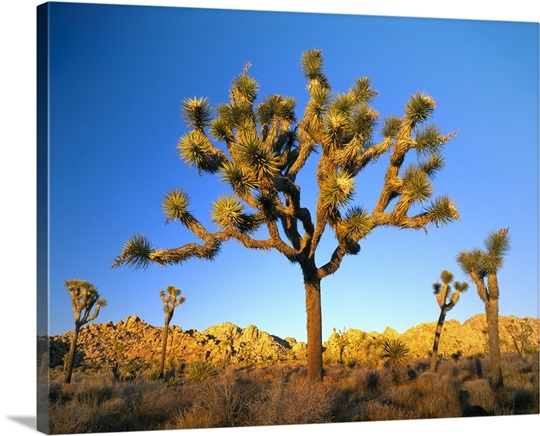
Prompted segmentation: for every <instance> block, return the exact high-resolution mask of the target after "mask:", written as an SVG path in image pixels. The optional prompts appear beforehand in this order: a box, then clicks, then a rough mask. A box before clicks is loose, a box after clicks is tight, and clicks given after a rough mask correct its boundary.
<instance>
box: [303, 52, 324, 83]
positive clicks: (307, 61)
mask: <svg viewBox="0 0 540 436" xmlns="http://www.w3.org/2000/svg"><path fill="white" fill-rule="evenodd" d="M322 67H323V58H322V53H321V51H320V50H309V51H306V52H304V53H303V54H302V71H303V73H304V77H305V78H306V79H308V80H314V79H317V78H318V77H320V76H321V75H322V74H323V68H322Z"/></svg>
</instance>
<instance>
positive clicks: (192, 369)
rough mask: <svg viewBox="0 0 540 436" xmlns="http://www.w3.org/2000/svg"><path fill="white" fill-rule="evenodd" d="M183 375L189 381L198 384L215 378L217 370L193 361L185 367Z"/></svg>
mask: <svg viewBox="0 0 540 436" xmlns="http://www.w3.org/2000/svg"><path fill="white" fill-rule="evenodd" d="M184 375H185V376H186V377H187V378H188V379H190V380H193V381H196V382H200V381H203V380H206V379H208V378H212V377H215V376H216V375H217V370H216V369H215V368H214V367H213V366H212V365H211V364H210V363H208V362H205V361H202V360H194V361H193V362H191V363H190V364H189V365H187V366H186V367H185V369H184Z"/></svg>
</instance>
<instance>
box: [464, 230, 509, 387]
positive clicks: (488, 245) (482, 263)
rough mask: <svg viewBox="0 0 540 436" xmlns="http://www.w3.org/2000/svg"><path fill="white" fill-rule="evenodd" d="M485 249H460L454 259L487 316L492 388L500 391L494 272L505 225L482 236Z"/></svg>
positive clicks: (503, 247) (505, 243)
mask: <svg viewBox="0 0 540 436" xmlns="http://www.w3.org/2000/svg"><path fill="white" fill-rule="evenodd" d="M484 247H485V250H481V249H478V248H474V249H472V250H470V251H461V252H459V253H458V255H457V262H458V264H459V266H460V267H461V269H462V270H463V272H464V273H465V274H467V275H468V276H469V277H470V278H471V280H472V282H473V283H474V284H475V285H476V289H477V291H478V295H479V296H480V299H481V300H482V301H483V302H484V306H485V310H486V319H487V335H488V345H489V357H490V360H491V377H492V385H491V387H492V388H493V390H494V391H499V392H500V391H501V388H502V387H503V375H502V367H501V349H500V340H499V282H498V279H497V272H498V271H499V269H500V268H501V267H502V265H503V257H504V255H505V254H506V253H507V252H508V250H509V249H510V239H509V236H508V228H506V229H502V230H497V231H492V232H490V233H489V234H488V236H487V237H486V238H485V239H484Z"/></svg>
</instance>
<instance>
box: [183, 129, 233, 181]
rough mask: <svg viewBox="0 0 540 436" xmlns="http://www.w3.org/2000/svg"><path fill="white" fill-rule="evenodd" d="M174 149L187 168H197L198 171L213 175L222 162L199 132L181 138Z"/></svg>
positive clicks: (195, 131) (207, 140) (204, 136)
mask: <svg viewBox="0 0 540 436" xmlns="http://www.w3.org/2000/svg"><path fill="white" fill-rule="evenodd" d="M176 148H177V150H178V153H179V155H180V157H181V158H182V159H183V160H184V161H185V162H186V163H187V164H188V165H189V166H191V167H194V168H198V169H199V171H206V172H209V173H215V172H216V171H217V170H218V169H219V167H220V165H221V163H222V160H223V159H222V157H221V155H220V154H219V153H217V151H216V150H215V149H214V148H213V146H212V144H211V143H210V141H209V139H208V137H207V136H206V135H205V134H204V133H203V132H201V131H199V130H192V131H190V132H189V133H187V134H185V135H184V136H182V137H181V138H180V140H179V141H178V144H177V147H176Z"/></svg>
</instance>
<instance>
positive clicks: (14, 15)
mask: <svg viewBox="0 0 540 436" xmlns="http://www.w3.org/2000/svg"><path fill="white" fill-rule="evenodd" d="M74 2H75V3H81V2H79V1H74ZM89 2H91V3H116V4H136V5H152V4H153V3H152V2H150V1H146V2H141V1H137V0H135V1H129V2H126V1H121V0H118V1H108V2H104V1H99V0H93V1H89ZM40 3H42V2H37V1H30V0H3V1H2V2H1V5H0V20H1V23H0V32H1V38H0V44H1V51H0V56H1V63H0V74H1V78H2V80H1V81H0V83H1V86H2V89H1V93H0V108H1V117H0V120H1V121H0V135H1V142H0V147H1V148H0V150H1V151H0V153H1V154H0V156H1V157H0V189H1V192H0V205H1V209H0V222H1V226H0V230H1V238H0V259H1V262H0V265H1V273H0V292H1V296H2V299H1V300H0V301H1V302H0V322H1V323H2V324H1V327H0V332H1V334H2V336H1V337H2V342H1V344H0V349H1V350H2V352H1V353H0V362H1V369H0V377H1V379H2V380H3V385H2V386H1V387H0V392H1V400H0V401H1V403H0V404H1V411H0V430H1V433H2V434H3V435H9V436H12V435H27V434H34V433H35V432H36V431H35V416H36V406H35V362H36V353H35V335H36V322H35V314H36V298H35V293H36V286H35V284H36V274H35V269H36V267H35V256H36V254H35V253H36V251H35V240H36V232H35V228H36V220H35V204H36V200H35V183H36V178H35V168H36V157H35V147H36V145H35V144H36V139H35V138H36V128H35V126H36V117H35V113H36V109H35V100H36V94H35V92H36V87H35V83H36V64H35V57H36V53H35V47H36V44H35V40H36V7H37V5H39V4H40ZM351 3H354V4H351ZM154 4H156V5H159V6H186V7H205V8H221V9H257V10H276V11H294V12H323V13H352V14H361V15H391V16H409V17H426V18H432V17H438V18H464V19H482V20H503V21H528V22H537V23H538V22H539V21H540V19H539V17H540V13H539V11H538V6H537V4H536V2H534V1H531V0H512V1H504V2H503V1H480V0H468V1H463V0H453V1H442V0H441V1H436V2H435V1H428V0H425V1H420V0H418V1H417V0H407V1H403V0H391V1H390V0H378V1H377V2H375V1H371V2H366V1H356V2H351V1H350V0H349V1H346V0H332V1H319V0H310V1H309V2H307V1H304V2H303V1H298V0H288V1H282V0H274V1H272V2H268V1H264V2H263V1H258V2H254V1H241V0H227V1H223V0H222V1H219V0H214V1H210V0H199V1H196V0H184V1H164V0H163V1H158V2H156V3H154ZM539 424H540V415H535V416H525V417H496V418H462V419H450V420H448V419H445V420H423V421H400V422H385V423H358V424H330V425H328V424H326V425H309V426H296V427H294V428H291V430H292V431H294V432H295V434H297V435H302V434H308V433H309V434H313V433H315V434H323V432H325V433H328V432H340V433H342V434H357V433H359V432H366V433H369V432H372V433H373V432H378V433H382V434H385V433H386V432H399V434H400V435H408V434H417V433H420V432H421V433H425V432H429V431H436V432H437V433H438V435H450V434H452V435H454V434H456V433H457V432H463V431H464V430H465V434H468V435H473V434H475V433H478V434H485V433H488V432H490V431H493V430H499V431H497V432H495V434H501V433H505V432H512V431H514V432H515V431H520V432H523V431H527V429H531V428H536V429H538V428H540V425H539ZM287 430H289V429H288V428H285V427H280V428H279V429H278V431H280V432H282V431H283V432H285V431H287ZM275 431H276V428H272V427H267V428H244V429H223V430H222V429H219V430H178V431H168V432H167V433H166V434H196V435H203V434H204V435H211V434H220V435H232V434H235V435H236V434H240V435H252V434H255V435H267V434H268V435H270V434H273V433H274V432H275ZM130 434H133V435H134V436H136V435H139V434H148V435H150V434H156V433H155V432H152V433H150V432H132V433H130Z"/></svg>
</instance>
